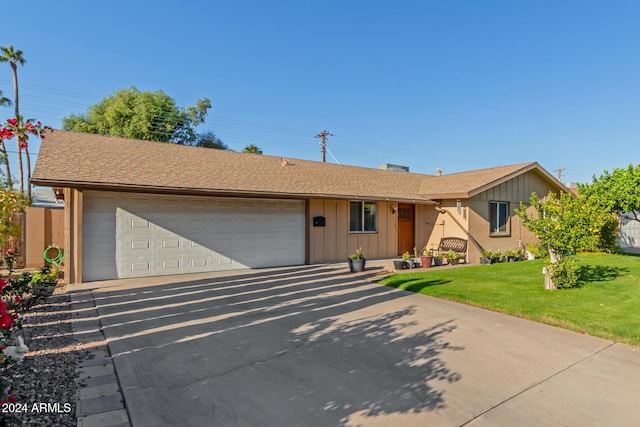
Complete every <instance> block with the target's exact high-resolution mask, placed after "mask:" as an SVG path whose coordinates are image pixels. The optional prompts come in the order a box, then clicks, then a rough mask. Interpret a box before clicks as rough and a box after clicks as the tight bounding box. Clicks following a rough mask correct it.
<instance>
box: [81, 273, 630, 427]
mask: <svg viewBox="0 0 640 427" xmlns="http://www.w3.org/2000/svg"><path fill="white" fill-rule="evenodd" d="M375 273H376V271H375V270H374V271H373V272H372V271H368V272H365V273H361V274H358V275H354V274H349V273H348V272H346V271H345V270H344V269H343V268H338V267H337V266H310V267H295V268H283V269H269V270H254V271H251V272H230V273H224V274H217V275H208V276H207V275H201V276H200V275H188V276H181V277H160V278H157V277H156V278H148V279H128V280H116V281H109V282H102V283H91V284H86V285H77V286H75V287H72V286H70V287H69V289H70V291H72V292H73V291H74V289H75V290H76V291H77V290H79V289H81V290H87V288H91V289H92V297H93V301H92V302H93V303H95V307H96V310H97V313H98V319H99V323H100V325H101V328H100V332H101V333H103V334H104V336H105V337H106V341H107V343H108V350H109V355H110V357H109V359H110V360H112V361H113V367H114V368H115V373H116V374H117V378H118V381H119V385H120V387H121V392H122V396H124V403H125V405H126V410H127V412H128V415H129V417H130V422H131V425H133V426H134V427H141V426H159V425H168V426H173V425H180V426H198V427H199V426H209V425H215V426H225V425H234V426H335V425H346V426H356V425H365V426H369V425H373V426H378V425H380V426H383V425H386V426H391V425H393V426H396V425H402V426H414V425H415V426H427V425H428V426H461V425H474V426H484V425H487V426H514V425H518V426H547V425H549V426H551V425H553V426H559V425H561V426H602V425H607V426H636V425H640V409H638V406H637V400H638V395H640V349H639V348H637V347H632V346H626V345H621V344H614V343H612V342H611V341H607V340H603V339H599V338H594V337H590V336H587V335H581V334H576V333H573V332H569V331H566V330H562V329H559V328H554V327H550V326H546V325H542V324H538V323H534V322H530V321H527V320H523V319H519V318H515V317H510V316H506V315H502V314H498V313H494V312H491V311H487V310H482V309H477V308H474V307H470V306H466V305H462V304H457V303H453V302H448V301H443V300H439V299H435V298H431V297H426V296H423V295H416V294H412V293H409V292H405V291H400V290H396V289H392V288H387V287H382V286H379V285H376V284H372V283H368V282H367V281H366V279H367V278H368V277H370V276H371V275H372V274H375ZM433 285H434V286H440V285H443V286H446V284H439V283H434V284H433ZM81 324H82V323H81V322H80V325H78V330H81ZM87 325H89V323H87ZM121 410H122V408H116V409H114V411H121ZM118 413H119V414H121V412H118ZM103 418H104V417H103ZM95 422H96V423H97V422H98V421H95ZM123 422H126V420H123V419H121V418H117V417H116V418H115V419H114V421H113V423H112V424H117V423H120V424H122V423H123ZM83 425H87V426H88V425H109V422H107V421H105V422H102V424H92V423H90V422H88V421H87V422H85V424H83Z"/></svg>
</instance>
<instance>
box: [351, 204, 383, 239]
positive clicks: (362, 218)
mask: <svg viewBox="0 0 640 427" xmlns="http://www.w3.org/2000/svg"><path fill="white" fill-rule="evenodd" d="M354 203H358V204H359V205H360V206H359V208H358V210H359V213H360V225H361V229H360V230H352V229H351V215H352V206H353V204H354ZM367 204H370V205H373V206H374V218H373V228H374V229H373V230H365V228H366V225H367V220H366V216H365V213H366V209H365V206H366V205H367ZM378 212H379V210H378V202H376V201H373V200H350V201H349V233H352V234H375V233H377V232H378Z"/></svg>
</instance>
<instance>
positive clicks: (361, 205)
mask: <svg viewBox="0 0 640 427" xmlns="http://www.w3.org/2000/svg"><path fill="white" fill-rule="evenodd" d="M377 218H378V209H377V206H376V203H375V202H351V203H350V204H349V231H351V232H352V233H372V232H375V231H377V222H378V221H377Z"/></svg>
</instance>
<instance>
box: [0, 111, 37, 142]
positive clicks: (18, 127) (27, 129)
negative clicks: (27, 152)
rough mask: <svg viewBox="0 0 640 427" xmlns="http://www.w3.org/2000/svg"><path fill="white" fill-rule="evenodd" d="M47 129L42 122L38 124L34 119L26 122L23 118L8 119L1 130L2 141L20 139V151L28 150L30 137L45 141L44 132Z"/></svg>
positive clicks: (0, 137)
mask: <svg viewBox="0 0 640 427" xmlns="http://www.w3.org/2000/svg"><path fill="white" fill-rule="evenodd" d="M45 129H47V127H46V126H43V125H42V123H41V122H39V121H38V122H36V121H35V120H34V119H27V120H26V121H24V120H23V119H22V116H18V117H14V118H12V119H7V122H6V123H5V124H4V126H3V127H2V129H0V139H11V138H13V137H17V138H18V148H19V149H20V150H24V149H26V148H27V147H28V146H29V145H28V142H29V135H33V136H38V137H40V139H44V134H43V132H44V131H45Z"/></svg>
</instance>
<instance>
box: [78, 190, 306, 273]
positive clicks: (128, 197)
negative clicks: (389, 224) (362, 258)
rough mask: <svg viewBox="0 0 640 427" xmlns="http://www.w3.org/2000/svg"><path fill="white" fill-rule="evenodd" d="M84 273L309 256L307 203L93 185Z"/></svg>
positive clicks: (277, 262)
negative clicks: (138, 191) (121, 190)
mask: <svg viewBox="0 0 640 427" xmlns="http://www.w3.org/2000/svg"><path fill="white" fill-rule="evenodd" d="M84 209H85V212H84V230H83V231H84V232H83V236H84V245H83V257H84V267H83V271H84V275H85V277H84V280H87V281H89V280H102V279H111V278H125V277H142V276H151V275H162V274H176V273H189V272H202V271H212V270H232V269H239V268H247V267H267V266H282V265H296V264H303V263H304V252H305V243H304V202H303V201H281V200H257V199H256V200H250V199H230V198H228V199H219V198H206V197H185V196H157V195H137V194H130V193H107V192H91V191H87V192H85V196H84Z"/></svg>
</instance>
